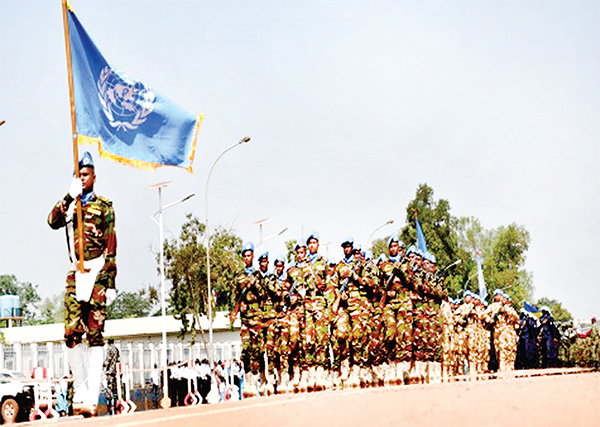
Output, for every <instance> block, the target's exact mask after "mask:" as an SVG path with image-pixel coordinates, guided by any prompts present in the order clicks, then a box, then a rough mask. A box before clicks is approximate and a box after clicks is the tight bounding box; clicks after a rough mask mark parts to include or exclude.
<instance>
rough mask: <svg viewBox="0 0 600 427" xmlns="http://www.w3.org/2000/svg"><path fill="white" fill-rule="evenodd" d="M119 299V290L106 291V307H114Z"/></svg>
mask: <svg viewBox="0 0 600 427" xmlns="http://www.w3.org/2000/svg"><path fill="white" fill-rule="evenodd" d="M116 299H117V290H116V289H107V290H106V305H107V306H109V305H112V303H113V302H115V300H116Z"/></svg>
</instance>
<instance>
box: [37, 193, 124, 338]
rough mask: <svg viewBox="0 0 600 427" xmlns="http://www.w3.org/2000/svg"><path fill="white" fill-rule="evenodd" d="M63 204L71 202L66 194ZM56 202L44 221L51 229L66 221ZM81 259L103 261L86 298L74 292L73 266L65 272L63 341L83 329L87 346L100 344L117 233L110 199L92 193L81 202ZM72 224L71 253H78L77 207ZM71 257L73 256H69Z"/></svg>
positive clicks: (114, 268) (112, 277)
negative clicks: (73, 231) (78, 296)
mask: <svg viewBox="0 0 600 427" xmlns="http://www.w3.org/2000/svg"><path fill="white" fill-rule="evenodd" d="M63 200H64V202H65V203H66V205H67V206H68V205H69V204H70V203H72V202H73V203H74V201H73V198H72V197H71V196H69V195H68V194H67V195H66V196H65V198H64V199H63ZM62 202H63V201H60V202H58V203H57V204H56V205H55V206H54V208H53V209H52V212H50V215H49V216H48V224H49V225H50V227H52V228H53V229H55V230H56V229H59V228H62V227H65V226H66V225H67V220H68V219H67V216H66V215H65V214H63V213H62V211H61V207H60V206H61V203H62ZM82 217H83V248H84V258H83V259H84V260H85V261H89V260H93V259H96V258H99V257H101V256H104V259H105V263H104V266H103V267H102V269H101V270H100V272H99V273H98V275H97V276H96V281H95V283H94V288H93V290H92V295H91V298H90V300H89V301H79V300H78V299H77V296H76V292H75V270H72V271H70V272H69V273H68V275H67V289H66V292H65V341H66V345H67V347H68V348H74V347H75V346H76V345H77V344H79V343H81V342H82V338H83V334H84V333H87V339H88V342H89V346H90V347H96V346H100V347H101V346H104V338H103V336H102V334H103V332H104V321H105V319H106V290H107V289H115V277H116V275H117V265H116V255H117V235H116V232H115V212H114V209H113V206H112V202H110V201H109V200H108V199H106V198H104V197H100V196H96V195H95V194H92V195H91V197H90V198H89V199H88V200H87V201H86V202H84V203H82ZM72 221H73V224H74V227H73V228H74V230H75V233H74V244H75V253H76V256H77V257H79V235H78V233H77V232H76V230H77V226H76V224H77V210H76V209H75V213H74V214H73V218H72ZM72 261H73V260H72Z"/></svg>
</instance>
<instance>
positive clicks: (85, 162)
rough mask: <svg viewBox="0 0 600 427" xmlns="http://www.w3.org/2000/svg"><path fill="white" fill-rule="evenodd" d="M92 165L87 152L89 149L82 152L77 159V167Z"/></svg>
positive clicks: (92, 161)
mask: <svg viewBox="0 0 600 427" xmlns="http://www.w3.org/2000/svg"><path fill="white" fill-rule="evenodd" d="M93 167H94V160H93V159H92V155H91V154H90V153H89V151H86V152H84V153H83V154H82V155H81V158H80V159H79V169H82V168H93Z"/></svg>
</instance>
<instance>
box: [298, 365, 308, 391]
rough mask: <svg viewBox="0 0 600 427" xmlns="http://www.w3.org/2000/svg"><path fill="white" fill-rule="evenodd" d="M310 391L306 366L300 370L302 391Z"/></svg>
mask: <svg viewBox="0 0 600 427" xmlns="http://www.w3.org/2000/svg"><path fill="white" fill-rule="evenodd" d="M307 391H308V368H306V367H304V368H303V369H302V370H301V371H300V393H306V392H307Z"/></svg>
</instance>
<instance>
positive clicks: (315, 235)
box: [306, 231, 319, 245]
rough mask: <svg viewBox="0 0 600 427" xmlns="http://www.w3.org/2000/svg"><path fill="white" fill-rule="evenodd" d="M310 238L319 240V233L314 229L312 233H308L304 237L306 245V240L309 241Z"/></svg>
mask: <svg viewBox="0 0 600 427" xmlns="http://www.w3.org/2000/svg"><path fill="white" fill-rule="evenodd" d="M310 239H315V240H316V241H317V242H318V241H319V233H317V232H316V231H313V232H312V233H310V235H309V236H308V237H307V238H306V244H307V245H308V242H309V241H310Z"/></svg>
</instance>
